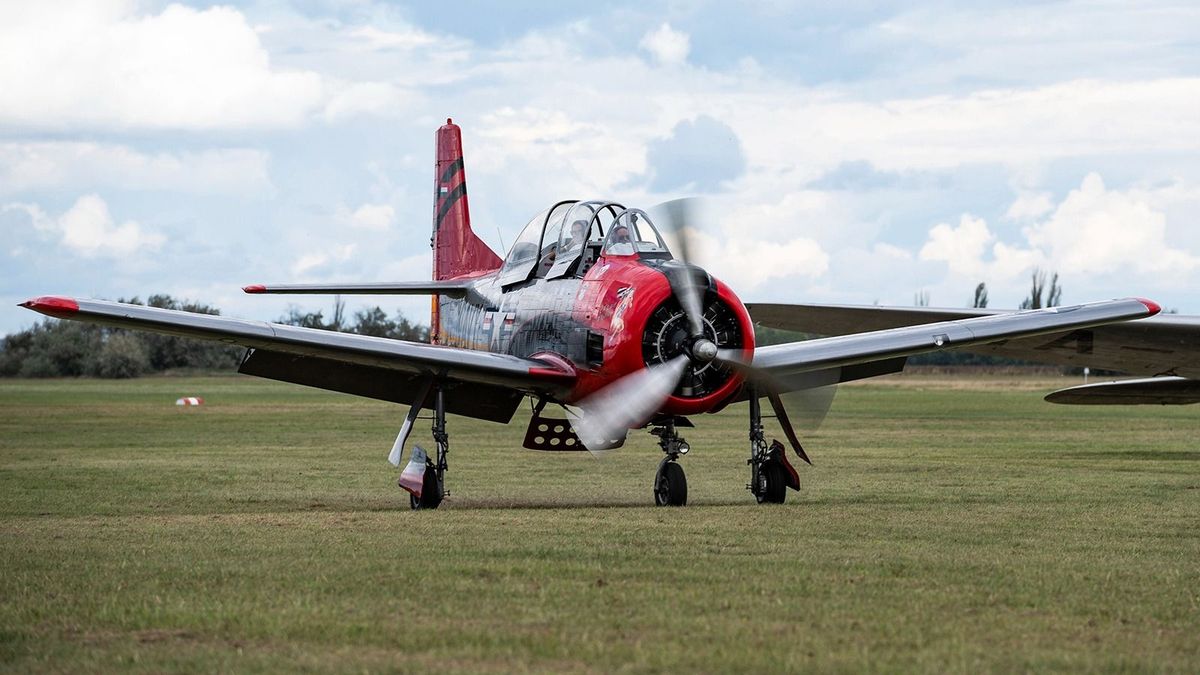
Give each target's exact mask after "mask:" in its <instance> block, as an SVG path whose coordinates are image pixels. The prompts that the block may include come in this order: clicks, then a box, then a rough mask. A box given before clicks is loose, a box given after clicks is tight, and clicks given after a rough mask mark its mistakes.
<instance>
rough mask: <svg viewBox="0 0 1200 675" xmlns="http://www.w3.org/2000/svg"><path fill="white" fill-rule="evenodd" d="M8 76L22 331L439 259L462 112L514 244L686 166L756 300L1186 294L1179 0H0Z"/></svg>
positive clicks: (1185, 117)
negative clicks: (446, 175)
mask: <svg viewBox="0 0 1200 675" xmlns="http://www.w3.org/2000/svg"><path fill="white" fill-rule="evenodd" d="M40 4H45V5H47V6H39V5H40ZM0 91H3V92H5V95H4V96H3V97H0V266H2V269H3V274H2V276H0V332H4V333H7V332H11V331H14V330H17V329H20V328H23V327H26V326H29V325H31V324H32V323H33V322H34V321H35V320H36V319H37V317H36V316H34V315H32V314H31V313H29V312H27V311H25V310H22V309H19V308H17V307H16V304H17V303H18V302H21V301H22V300H25V299H27V298H29V297H32V296H36V295H43V294H65V295H74V296H82V297H103V298H118V297H126V298H128V297H133V296H140V297H142V298H145V297H146V296H148V295H150V294H152V293H159V292H167V293H171V294H173V295H176V296H179V297H186V298H189V299H194V300H202V301H206V302H210V303H213V304H216V305H217V306H219V307H221V308H222V310H223V311H224V313H225V314H228V315H235V316H243V317H248V318H258V319H268V320H270V319H276V318H278V317H279V316H281V315H282V314H283V313H284V312H285V310H286V306H287V305H288V304H289V303H296V302H297V300H296V298H294V297H289V298H271V297H261V296H245V295H243V294H242V293H241V292H240V290H239V289H240V287H241V286H242V285H244V284H247V283H259V282H320V281H358V280H406V279H423V278H428V276H429V267H430V263H429V248H428V241H429V229H430V219H431V213H432V203H431V183H432V177H431V175H432V161H433V157H432V152H433V132H434V130H435V129H436V128H437V127H438V126H439V124H441V122H442V121H443V120H444V119H445V118H446V117H454V118H455V121H456V122H458V123H459V124H461V125H462V127H463V133H464V145H465V150H466V162H467V173H468V184H469V190H470V194H471V207H472V216H473V220H474V223H475V226H476V230H477V231H478V232H479V233H480V234H481V236H482V237H483V238H484V239H486V240H487V241H489V242H490V243H492V244H493V246H494V247H496V248H499V244H500V241H501V239H502V238H503V240H504V241H506V242H510V243H511V241H512V240H513V238H514V237H515V235H516V233H517V231H518V229H519V228H520V227H521V226H522V225H523V224H524V222H525V221H526V220H527V219H528V218H529V217H530V216H531V215H532V214H533V213H534V212H536V211H538V210H540V209H541V208H543V207H544V206H546V205H548V204H550V203H552V202H554V201H556V200H558V199H561V198H569V197H584V198H586V197H612V198H615V199H619V200H620V201H622V202H624V203H626V204H642V205H651V204H655V203H658V202H660V201H663V200H666V199H671V198H675V197H679V196H683V195H698V196H702V197H705V198H706V200H707V203H708V204H709V214H710V218H709V222H706V223H705V224H704V225H703V226H702V228H701V229H702V231H701V232H699V233H698V235H697V236H698V239H699V240H700V242H701V246H700V253H701V254H702V255H703V258H704V259H703V260H702V262H704V263H705V264H706V265H707V266H708V267H709V269H710V271H712V272H713V273H714V274H716V275H717V276H719V277H721V278H723V279H725V280H726V281H729V282H730V283H731V284H733V286H734V288H735V289H736V290H737V291H738V292H739V294H740V295H741V296H742V298H743V299H744V300H746V301H751V300H772V301H795V302H855V303H868V304H869V303H873V302H879V303H881V304H900V305H905V304H911V303H912V301H913V297H914V295H915V294H917V293H920V292H926V293H928V295H929V297H930V300H931V303H932V304H934V305H941V306H958V305H962V304H965V303H968V302H969V301H970V299H971V294H972V290H973V289H974V286H975V284H977V283H979V282H980V281H985V282H987V284H988V286H989V289H990V296H991V299H992V305H993V306H996V307H1002V306H1015V305H1016V304H1018V303H1019V302H1020V300H1021V299H1022V298H1023V297H1024V294H1025V292H1026V290H1027V287H1028V277H1029V275H1030V273H1031V271H1032V270H1033V269H1034V268H1035V267H1040V268H1043V269H1047V270H1052V271H1057V272H1058V273H1059V274H1060V278H1061V280H1062V284H1063V287H1064V289H1065V293H1064V298H1065V300H1066V301H1068V302H1075V301H1088V300H1099V299H1105V298H1110V297H1117V296H1127V295H1141V296H1147V297H1151V298H1154V299H1156V300H1159V301H1160V302H1162V303H1163V304H1164V305H1165V306H1168V307H1173V308H1177V309H1179V310H1180V311H1181V312H1184V313H1197V314H1200V300H1198V299H1197V297H1196V293H1195V289H1196V288H1197V282H1198V281H1200V223H1198V222H1197V215H1196V214H1197V213H1200V159H1198V157H1200V153H1198V150H1200V9H1197V8H1196V6H1195V5H1194V4H1192V3H1156V2H1144V3H1136V4H1135V3H1105V2H1095V3H1084V2H1037V3H1028V4H1013V3H1003V4H996V3H983V2H980V3H924V4H922V3H911V2H906V3H886V2H863V3H856V2H849V3H842V6H840V7H838V8H836V9H833V8H831V7H830V6H829V5H828V3H792V2H779V1H776V2H769V1H762V2H749V3H744V4H740V5H736V6H735V5H732V4H730V3H717V2H707V3H706V2H697V3H676V2H668V3H646V2H638V3H625V4H622V3H604V5H603V6H602V7H601V6H600V5H599V4H598V3H574V2H559V3H550V4H545V5H543V4H542V3H533V2H510V3H469V2H468V3H462V2H460V3H453V4H451V5H445V6H437V5H436V4H435V3H414V4H403V3H383V2H371V1H368V0H356V1H344V2H340V1H329V2H317V1H313V2H296V3H287V2H259V3H245V4H234V5H219V6H215V5H209V4H206V3H202V2H192V3H186V4H167V3H158V2H127V1H113V2H109V1H107V0H101V1H91V2H78V3H73V2H59V3H4V4H3V5H2V6H0ZM368 300H370V301H371V302H370V303H369V304H375V302H374V301H375V300H377V299H364V300H362V301H360V300H359V299H355V298H350V299H349V304H350V308H351V309H357V308H359V307H362V306H365V305H367V304H368V302H367V301H368ZM299 304H300V305H301V306H302V307H304V308H305V309H320V308H323V307H325V306H326V305H328V304H329V303H328V301H327V300H326V299H324V298H319V297H315V298H311V299H301V301H300V303H299ZM383 304H384V307H385V309H388V310H396V309H401V310H403V311H404V312H405V313H406V314H407V315H408V316H409V317H411V318H414V319H417V320H422V321H424V320H427V317H426V312H427V306H428V305H427V302H426V301H425V300H424V299H397V300H395V301H390V300H385V301H384V303H383Z"/></svg>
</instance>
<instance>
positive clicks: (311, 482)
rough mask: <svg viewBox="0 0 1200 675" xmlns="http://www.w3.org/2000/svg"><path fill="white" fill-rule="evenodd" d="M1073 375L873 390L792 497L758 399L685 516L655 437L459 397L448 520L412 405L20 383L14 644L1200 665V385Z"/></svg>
mask: <svg viewBox="0 0 1200 675" xmlns="http://www.w3.org/2000/svg"><path fill="white" fill-rule="evenodd" d="M1058 384H1060V383H1058V382H1052V381H1045V380H1039V381H1029V380H1021V379H1011V378H1008V379H997V378H965V379H964V378H960V379H929V378H924V379H923V378H912V377H905V378H899V379H884V380H879V381H876V382H874V383H870V384H862V385H857V386H848V387H843V389H842V391H841V392H840V393H839V394H838V400H837V402H836V403H835V405H834V410H833V413H832V414H831V415H830V417H829V419H828V420H827V422H826V424H825V426H824V427H823V428H822V430H821V431H820V432H819V433H818V434H816V435H814V436H813V437H812V438H810V439H809V440H808V441H807V443H806V447H807V448H808V450H809V453H810V454H811V455H812V456H813V458H814V461H815V462H816V463H817V464H816V466H815V467H806V466H805V467H802V468H801V469H800V472H801V479H802V481H803V483H804V489H803V490H802V491H801V492H800V493H791V494H790V495H789V501H788V503H787V504H785V505H783V506H757V505H755V504H754V503H753V499H752V498H751V496H750V495H749V493H748V492H746V490H745V489H744V484H745V481H746V467H745V463H744V457H745V454H746V451H745V449H744V446H745V437H746V436H745V428H744V427H745V408H744V407H738V408H736V409H733V410H730V411H728V412H726V413H724V414H722V415H719V416H716V417H706V418H702V419H698V420H697V422H698V423H699V426H700V428H699V429H696V430H693V431H691V432H690V433H688V434H687V436H688V440H689V441H690V442H691V445H692V447H693V452H692V453H691V454H690V455H688V456H687V457H686V458H685V459H684V460H683V463H684V465H685V467H686V469H687V472H688V478H689V484H690V494H691V500H690V501H691V503H690V504H689V505H688V506H687V507H685V508H682V509H663V508H655V507H653V506H651V504H652V499H651V494H650V483H651V479H652V475H653V472H654V469H655V467H656V464H657V462H658V460H659V458H660V453H659V452H658V450H657V449H656V447H655V446H654V445H653V443H652V440H653V439H652V438H650V437H649V436H648V435H647V434H644V433H638V434H636V435H635V436H634V437H633V440H632V442H630V443H629V444H627V445H626V446H625V448H623V449H622V450H621V451H619V452H618V453H616V454H614V455H613V456H610V457H607V458H605V459H604V460H602V461H597V460H595V459H593V458H591V457H590V456H588V455H587V454H586V453H585V454H582V455H578V454H570V455H568V454H548V453H537V452H532V451H528V450H521V449H519V445H520V442H521V438H522V436H523V433H524V427H523V423H522V422H523V420H524V419H525V416H526V412H525V411H522V413H521V414H520V417H519V418H518V419H517V420H515V421H514V423H513V424H511V425H509V426H507V427H504V426H499V425H494V424H487V423H480V422H473V421H470V420H466V419H461V418H452V419H451V422H450V432H451V444H452V453H451V473H450V477H449V488H450V490H451V492H452V494H451V495H450V497H449V498H448V499H447V502H446V504H445V505H444V507H443V508H442V509H440V510H438V511H434V512H419V513H414V512H410V511H409V510H408V507H407V501H408V500H407V497H406V496H405V495H404V493H402V492H400V490H398V489H397V488H396V487H395V484H394V480H395V473H396V472H395V470H394V469H393V468H392V467H391V466H390V465H389V464H387V463H386V461H385V457H386V455H387V451H388V448H389V447H390V444H391V441H392V437H393V435H394V434H395V432H396V430H397V429H398V427H399V424H400V421H401V416H402V414H403V412H404V411H403V410H402V409H401V408H399V407H398V406H391V405H386V404H379V403H374V402H371V401H366V400H362V399H356V398H351V397H346V396H340V395H335V394H327V393H322V392H318V391H314V390H309V389H304V388H300V387H293V386H288V385H282V384H275V383H270V382H265V381H259V380H254V379H249V378H237V377H223V378H195V379H181V378H148V379H142V380H136V381H131V382H109V381H88V380H83V381H0V543H2V546H0V569H2V577H0V664H2V665H0V668H2V669H4V670H8V671H20V672H27V671H67V672H79V671H97V670H101V671H104V670H117V669H122V670H133V671H151V672H161V671H164V670H191V671H215V670H237V671H260V670H261V671H278V670H289V671H292V670H301V671H303V670H308V671H393V670H396V671H413V672H420V671H430V670H435V669H436V670H448V671H452V672H512V671H556V672H572V671H580V672H592V671H594V672H614V671H623V672H657V671H697V672H722V671H733V670H737V671H751V670H754V671H779V670H821V671H877V672H894V671H898V670H900V671H938V672H945V671H949V672H978V671H1005V672H1007V671H1028V670H1031V671H1045V670H1075V671H1078V670H1086V671H1100V672H1126V671H1131V672H1138V671H1147V672H1150V671H1155V672H1157V671H1181V672H1185V671H1192V672H1195V671H1197V670H1200V441H1198V440H1197V437H1198V434H1197V429H1198V428H1200V410H1198V409H1196V408H1195V407H1192V408H1186V407H1184V408H1174V409H1172V408H1154V407H1142V408H1096V409H1086V408H1067V407H1059V406H1052V405H1049V404H1045V403H1043V402H1042V401H1041V394H1043V393H1045V392H1046V391H1048V390H1049V389H1051V388H1052V387H1054V386H1057V385H1058ZM182 395H198V396H203V397H204V398H205V400H206V402H207V405H205V406H204V407H202V408H198V409H181V408H176V407H175V406H174V405H173V402H174V400H175V398H176V397H177V396H182ZM423 424H424V423H423ZM424 429H427V427H425V428H424ZM424 429H423V430H424ZM422 435H423V436H428V432H427V431H425V432H424V433H423V434H422Z"/></svg>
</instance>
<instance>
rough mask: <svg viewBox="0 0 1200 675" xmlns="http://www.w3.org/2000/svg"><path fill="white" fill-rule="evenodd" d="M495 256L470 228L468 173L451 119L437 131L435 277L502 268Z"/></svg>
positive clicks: (442, 277)
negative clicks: (464, 167)
mask: <svg viewBox="0 0 1200 675" xmlns="http://www.w3.org/2000/svg"><path fill="white" fill-rule="evenodd" d="M501 262H503V261H501V259H500V256H498V255H496V254H495V252H493V251H492V249H491V248H489V247H488V245H487V244H485V243H484V242H483V240H482V239H480V238H479V237H477V236H475V232H473V231H472V230H471V214H470V211H469V209H468V207H467V176H466V172H465V170H464V169H463V152H462V132H461V130H460V129H459V128H458V125H457V124H455V123H454V122H452V121H450V120H449V119H447V120H446V124H445V126H443V127H442V128H440V129H438V130H437V163H436V164H435V174H434V210H433V278H434V280H435V281H440V280H442V279H453V278H455V277H461V276H468V275H476V274H479V273H481V272H490V271H492V270H496V269H499V268H500V264H501Z"/></svg>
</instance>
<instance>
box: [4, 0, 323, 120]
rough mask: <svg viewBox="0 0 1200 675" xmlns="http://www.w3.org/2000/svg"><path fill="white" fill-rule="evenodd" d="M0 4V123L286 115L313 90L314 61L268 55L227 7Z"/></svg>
mask: <svg viewBox="0 0 1200 675" xmlns="http://www.w3.org/2000/svg"><path fill="white" fill-rule="evenodd" d="M3 7H4V9H3V10H0V91H3V92H4V96H3V97H0V124H7V125H15V126H18V127H24V128H33V129H70V130H73V131H75V130H78V129H80V128H90V129H137V128H149V129H160V128H166V129H191V130H202V129H228V128H247V127H249V128H262V127H291V126H296V125H299V124H300V123H301V122H303V121H304V120H305V118H306V117H307V115H308V114H309V112H310V111H312V110H313V109H315V107H316V106H317V105H318V104H319V103H320V101H321V97H322V83H321V77H320V76H319V75H317V74H316V73H313V72H299V71H281V70H279V69H276V68H273V67H272V66H271V62H270V57H269V55H268V53H267V51H266V50H265V49H264V48H263V46H262V45H261V44H260V42H259V38H258V34H257V33H256V32H255V31H254V29H253V28H251V26H250V25H249V24H248V23H247V22H246V19H245V17H244V16H243V15H242V14H241V13H240V12H238V11H237V10H235V9H232V8H230V7H211V8H208V9H204V10H196V9H192V8H189V7H184V6H182V5H175V4H173V5H169V6H167V7H166V8H165V9H163V10H162V11H161V12H160V13H157V14H141V13H138V12H137V11H136V10H135V9H134V7H133V6H132V5H131V4H130V3H124V2H116V1H111V0H110V1H108V2H105V1H97V2H93V1H92V0H83V1H79V2H54V3H5V4H4V5H3Z"/></svg>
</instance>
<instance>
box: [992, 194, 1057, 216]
mask: <svg viewBox="0 0 1200 675" xmlns="http://www.w3.org/2000/svg"><path fill="white" fill-rule="evenodd" d="M1053 210H1054V198H1053V196H1052V195H1051V194H1050V193H1049V192H1028V191H1022V192H1021V193H1020V194H1018V195H1017V198H1016V200H1014V201H1013V203H1012V205H1011V206H1009V207H1008V211H1005V212H1004V217H1005V218H1008V219H1010V220H1025V219H1029V218H1038V217H1040V216H1044V215H1046V214H1047V213H1049V212H1051V211H1053Z"/></svg>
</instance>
